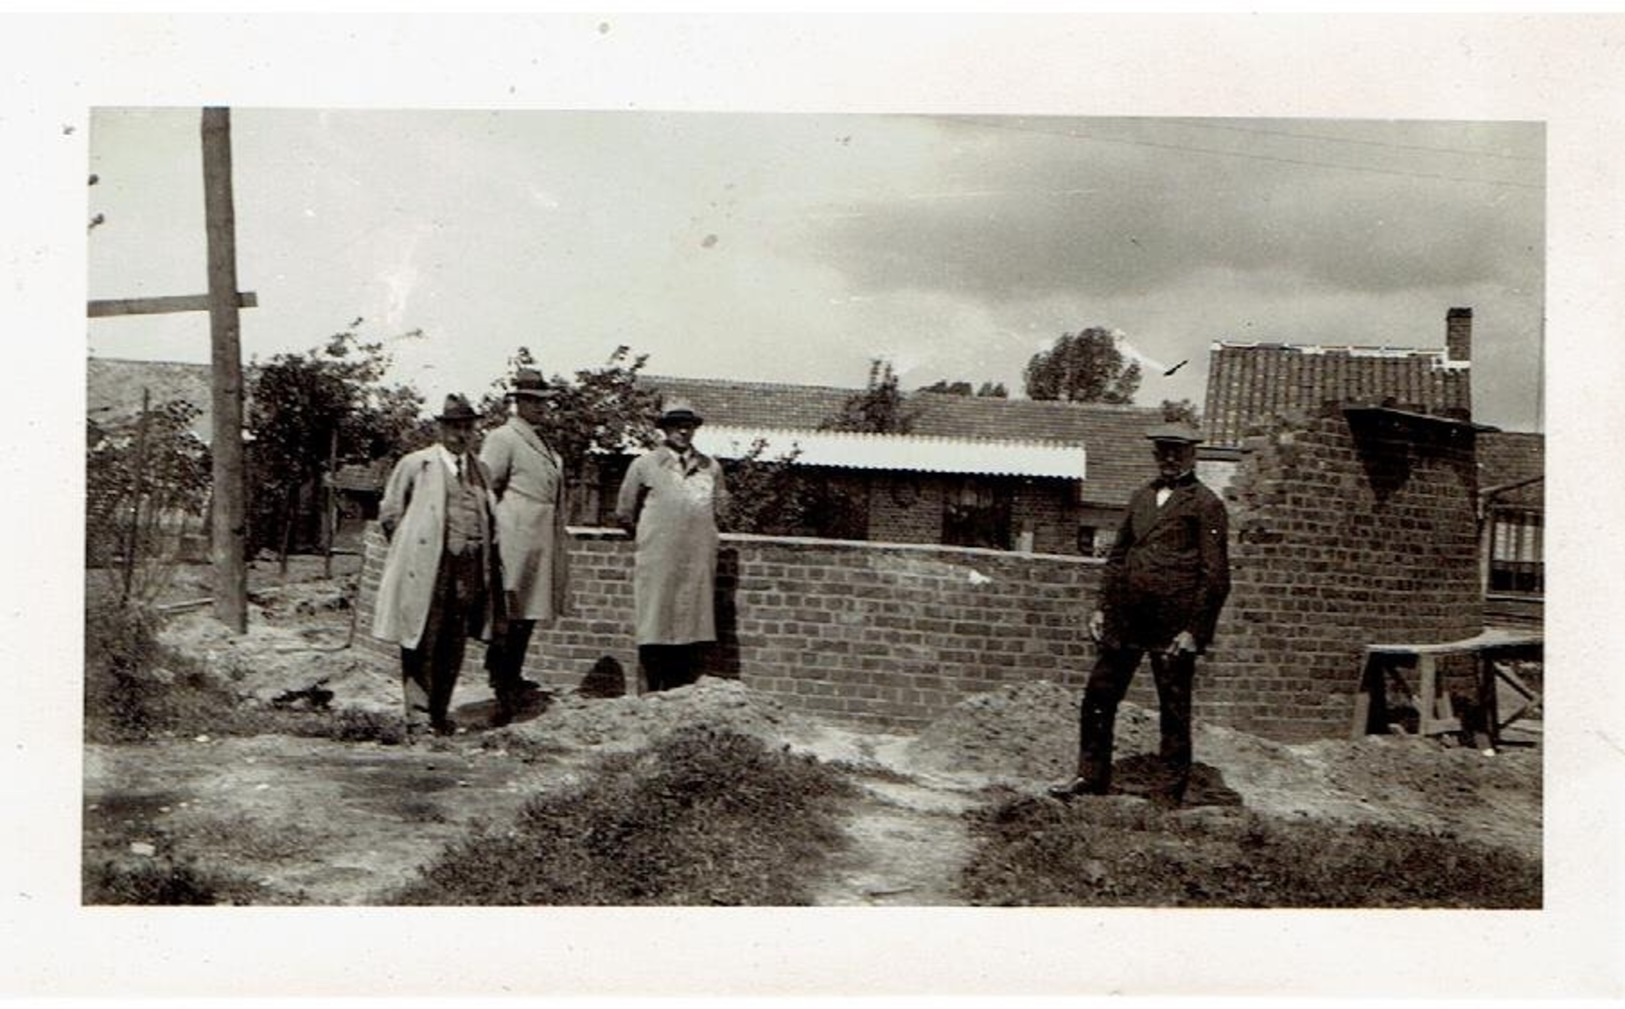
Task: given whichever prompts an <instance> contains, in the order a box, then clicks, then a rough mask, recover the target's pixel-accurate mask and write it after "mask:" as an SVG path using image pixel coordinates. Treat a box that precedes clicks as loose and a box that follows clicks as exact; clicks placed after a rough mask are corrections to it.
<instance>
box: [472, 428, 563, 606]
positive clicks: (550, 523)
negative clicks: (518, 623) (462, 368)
mask: <svg viewBox="0 0 1625 1009" xmlns="http://www.w3.org/2000/svg"><path fill="white" fill-rule="evenodd" d="M480 462H482V463H484V464H485V468H486V469H488V470H489V471H490V473H491V490H492V491H493V492H494V493H495V494H496V497H497V506H496V513H497V544H498V548H499V549H500V551H501V554H502V580H503V585H504V586H505V587H506V588H507V590H508V592H509V594H510V595H509V605H508V619H510V620H537V621H551V620H552V619H553V618H554V617H557V616H559V615H560V614H562V613H564V612H566V599H567V593H568V589H569V577H570V573H569V570H570V564H569V559H570V540H569V534H568V533H566V532H565V530H564V516H565V507H564V460H563V459H562V458H561V457H560V456H559V454H558V453H557V452H555V451H553V449H552V447H551V446H550V445H548V444H547V442H545V441H543V440H542V438H541V436H540V435H538V434H537V433H536V429H535V428H533V427H531V426H530V424H528V423H526V422H525V421H524V420H523V419H522V418H519V417H510V418H508V422H507V423H506V424H504V425H503V426H502V427H499V428H497V429H496V430H495V431H492V432H491V433H490V434H488V435H486V436H485V444H484V445H483V446H482V447H481V448H480Z"/></svg>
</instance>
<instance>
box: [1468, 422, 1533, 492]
mask: <svg viewBox="0 0 1625 1009" xmlns="http://www.w3.org/2000/svg"><path fill="white" fill-rule="evenodd" d="M1545 472H1546V436H1545V435H1543V434H1535V433H1532V432H1528V431H1493V432H1488V431H1487V432H1484V433H1483V434H1480V435H1479V436H1478V489H1479V490H1480V491H1485V490H1489V489H1490V488H1491V487H1502V486H1506V485H1507V484H1514V483H1517V482H1518V481H1520V480H1528V479H1530V478H1532V477H1537V476H1542V475H1544V474H1545ZM1544 496H1545V485H1544V484H1543V483H1538V482H1537V483H1533V484H1530V485H1527V486H1524V487H1519V488H1518V489H1516V490H1510V491H1508V492H1506V493H1504V494H1501V495H1499V496H1498V497H1497V498H1496V500H1497V501H1500V502H1501V503H1503V504H1522V505H1530V506H1539V505H1540V504H1541V502H1542V500H1543V499H1544Z"/></svg>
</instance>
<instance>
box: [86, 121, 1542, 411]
mask: <svg viewBox="0 0 1625 1009" xmlns="http://www.w3.org/2000/svg"><path fill="white" fill-rule="evenodd" d="M198 124H199V113H198V111H197V109H196V108H195V107H193V108H180V109H176V108H154V107H147V108H141V107H97V108H94V109H93V110H92V112H91V117H90V137H89V148H88V149H89V160H90V171H91V172H93V173H94V174H95V175H96V177H97V180H98V181H97V183H96V185H94V186H93V187H90V189H89V190H88V191H87V192H88V204H87V206H88V212H89V213H91V214H100V215H102V217H103V223H101V224H99V225H98V226H96V227H95V228H94V229H93V230H92V231H91V232H90V235H89V240H88V248H89V261H88V290H89V295H90V297H92V298H125V297H141V296H153V295H163V294H189V293H202V292H203V291H204V290H205V289H206V272H205V265H206V260H205V246H204V227H203V199H202V181H201V175H202V169H201V155H200V153H199V133H198ZM1545 142H1546V138H1545V132H1544V129H1543V127H1542V125H1541V124H1540V123H1538V122H1517V121H1495V122H1490V121H1480V122H1454V121H1437V120H1435V121H1420V120H1416V121H1402V120H1394V121H1384V120H1357V119H1291V118H1270V119H1244V118H1163V117H1138V118H1103V117H1069V116H1012V115H985V116H981V115H911V114H895V113H894V114H884V115H871V114H816V113H778V114H774V113H708V112H670V113H662V112H649V111H579V112H571V111H530V110H523V109H518V110H516V109H503V110H494V109H493V110H483V111H482V110H427V109H423V110H368V109H350V110H341V109H326V110H324V109H293V108H262V107H252V106H248V107H244V106H239V107H236V108H234V109H233V111H232V147H233V171H234V186H235V189H234V193H235V205H236V216H237V244H238V279H239V286H240V288H241V289H242V290H245V291H253V292H254V293H255V294H256V295H257V297H258V307H257V308H253V309H247V310H245V311H244V312H243V313H242V349H243V357H244V360H245V361H248V360H251V359H254V358H259V359H265V358H267V357H269V356H271V355H273V354H276V353H282V352H298V351H303V350H306V349H308V348H311V347H314V346H317V345H318V344H320V343H321V342H323V340H324V338H325V337H326V336H327V335H329V334H331V333H335V332H338V331H340V330H343V329H345V328H347V327H348V326H349V325H350V323H351V322H352V321H353V320H355V319H356V318H360V319H361V320H362V323H361V325H360V327H359V328H358V330H357V332H359V333H360V334H361V335H363V336H364V337H366V338H368V339H375V340H382V341H384V342H385V343H386V346H387V347H388V349H389V352H390V353H391V355H392V356H393V358H394V360H395V367H394V369H393V371H392V375H391V377H392V379H393V380H395V381H399V382H409V383H411V384H412V385H414V386H415V387H416V388H417V389H418V390H419V391H420V392H421V393H423V394H424V395H425V397H426V399H427V401H428V404H429V405H431V406H433V405H438V403H439V402H440V401H441V398H442V397H443V396H444V394H445V393H447V392H452V391H457V392H463V393H465V394H468V395H470V396H473V397H478V395H479V394H480V393H482V392H484V391H486V390H488V389H490V388H491V386H492V383H493V382H494V381H496V380H498V379H499V378H500V377H501V376H502V375H503V374H504V373H505V371H506V366H507V361H508V359H509V357H510V356H511V355H512V354H513V353H514V352H515V350H516V349H517V348H518V347H520V346H525V347H528V348H529V349H530V350H531V351H532V352H533V353H534V354H535V355H536V356H537V358H538V360H539V361H540V363H541V365H542V367H543V369H544V370H545V371H547V372H548V373H549V374H570V373H573V372H574V371H575V370H576V369H579V368H589V367H596V366H598V365H601V364H603V363H604V362H605V361H606V360H607V358H608V356H609V355H610V353H611V352H612V351H613V350H614V348H615V347H617V346H620V345H626V346H628V347H631V348H632V349H633V350H634V351H635V352H637V353H646V354H647V355H648V362H647V365H646V371H647V372H648V373H651V374H665V375H679V376H686V377H717V378H731V379H740V380H751V381H763V382H789V383H809V384H821V385H839V386H852V387H861V386H862V385H863V384H864V382H865V381H866V379H867V376H868V370H869V363H870V361H871V360H872V359H873V358H876V357H880V358H884V359H886V360H888V361H890V362H891V363H892V364H893V366H894V367H895V369H896V371H897V373H898V375H899V377H900V379H901V382H902V385H903V388H905V389H912V388H917V387H919V386H922V385H926V384H929V383H932V382H935V381H937V380H939V379H948V380H967V381H970V382H972V383H973V384H976V385H980V384H981V383H982V382H986V381H992V382H1002V383H1004V384H1005V385H1006V386H1007V387H1008V388H1009V389H1010V390H1011V391H1012V392H1013V393H1015V394H1017V395H1019V394H1020V390H1021V373H1022V369H1023V367H1024V365H1025V364H1026V363H1027V361H1028V359H1029V358H1030V357H1031V356H1032V355H1033V354H1034V353H1035V352H1037V351H1039V350H1040V349H1043V348H1046V347H1048V346H1050V345H1051V344H1052V343H1053V342H1054V340H1055V339H1056V338H1057V337H1059V336H1060V335H1062V334H1063V333H1072V332H1077V331H1079V330H1082V329H1084V328H1086V327H1089V326H1104V327H1107V328H1109V329H1113V330H1115V331H1117V332H1118V333H1120V334H1121V340H1122V343H1121V346H1122V348H1123V349H1124V351H1125V352H1126V353H1127V354H1129V356H1130V357H1132V358H1137V359H1140V360H1142V361H1143V371H1144V373H1145V378H1144V380H1143V382H1142V384H1141V387H1140V392H1139V395H1138V397H1137V401H1138V402H1140V403H1142V404H1148V405H1154V404H1156V403H1160V402H1161V401H1162V400H1164V399H1174V400H1179V399H1190V400H1192V401H1194V402H1195V403H1196V404H1197V405H1198V407H1200V406H1201V405H1202V402H1203V397H1204V389H1205V381H1206V376H1207V365H1208V351H1209V348H1210V346H1211V345H1212V343H1213V342H1214V341H1216V340H1242V341H1278V342H1287V343H1310V344H1322V345H1363V346H1391V347H1420V348H1438V347H1442V346H1443V344H1444V331H1445V315H1446V312H1447V311H1448V310H1449V309H1450V308H1452V307H1456V306H1466V307H1471V308H1472V309H1473V311H1474V351H1473V356H1474V361H1473V365H1474V366H1473V388H1474V410H1475V418H1476V419H1478V420H1480V421H1482V422H1485V423H1489V424H1494V425H1497V426H1500V427H1503V428H1506V429H1511V430H1541V429H1542V427H1541V424H1542V421H1541V413H1542V407H1543V404H1542V402H1541V392H1540V388H1541V379H1542V373H1543V346H1542V344H1543V326H1542V319H1543V310H1544V306H1543V302H1542V296H1543V285H1544V249H1545V241H1544V228H1545V222H1544V217H1543V213H1544V198H1545ZM88 343H89V349H90V353H92V354H94V355H99V356H106V357H125V358H137V359H148V360H176V361H197V362H206V361H207V360H208V344H209V339H208V324H207V317H206V315H204V314H202V313H193V314H188V315H171V316H146V317H125V318H114V319H92V320H90V321H89V323H88ZM1180 362H1188V363H1187V364H1186V365H1185V366H1183V367H1181V368H1179V370H1177V371H1176V372H1174V374H1173V375H1172V376H1166V377H1165V376H1164V375H1163V372H1164V371H1166V370H1167V369H1169V368H1172V367H1174V366H1175V365H1178V364H1179V363H1180Z"/></svg>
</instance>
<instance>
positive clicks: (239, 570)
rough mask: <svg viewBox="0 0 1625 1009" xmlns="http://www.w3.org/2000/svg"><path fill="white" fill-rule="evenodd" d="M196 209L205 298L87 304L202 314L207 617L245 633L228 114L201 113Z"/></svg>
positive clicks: (98, 309)
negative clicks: (209, 467)
mask: <svg viewBox="0 0 1625 1009" xmlns="http://www.w3.org/2000/svg"><path fill="white" fill-rule="evenodd" d="M202 140H203V209H204V228H205V231H206V233H207V238H208V248H209V293H208V294H188V295H179V296H173V297H161V298H122V299H110V300H100V301H92V302H90V303H89V305H88V314H89V316H90V317H91V318H103V317H107V316H113V315H152V314H157V313H167V312H202V311H207V312H208V313H209V348H210V354H209V357H210V362H211V380H210V383H209V384H210V405H211V407H212V409H213V412H214V432H213V435H212V436H211V438H210V445H209V454H210V456H211V457H212V459H213V461H214V471H213V493H212V495H211V496H212V504H211V509H212V511H211V528H212V536H211V540H210V546H209V560H210V562H211V564H212V566H213V568H214V576H215V592H214V615H215V617H216V618H217V619H219V620H220V622H221V623H224V624H225V625H226V626H227V627H230V628H231V629H232V630H233V631H234V632H236V633H238V634H242V633H244V632H246V631H247V630H248V560H247V557H246V556H245V554H246V552H247V551H246V541H247V535H248V523H247V510H246V508H245V506H244V501H243V498H244V494H245V484H244V479H243V472H244V470H243V361H242V341H241V337H240V328H239V320H238V317H237V310H238V309H239V308H253V307H254V306H255V305H257V304H258V299H256V297H255V296H254V293H253V292H252V291H247V292H239V291H238V290H237V237H236V235H237V225H236V216H237V215H236V208H235V206H234V204H233V201H232V191H231V110H230V109H227V108H206V109H204V110H203V124H202Z"/></svg>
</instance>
